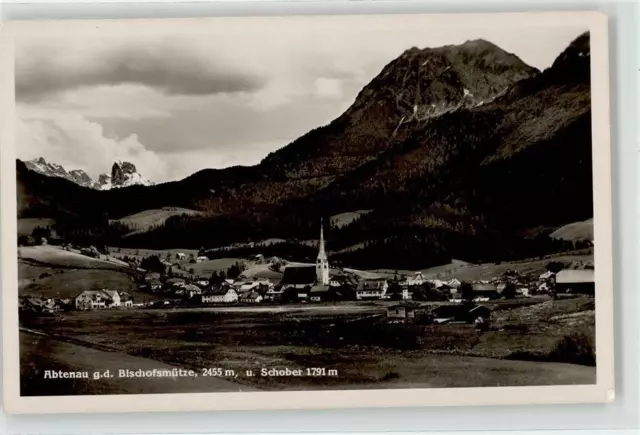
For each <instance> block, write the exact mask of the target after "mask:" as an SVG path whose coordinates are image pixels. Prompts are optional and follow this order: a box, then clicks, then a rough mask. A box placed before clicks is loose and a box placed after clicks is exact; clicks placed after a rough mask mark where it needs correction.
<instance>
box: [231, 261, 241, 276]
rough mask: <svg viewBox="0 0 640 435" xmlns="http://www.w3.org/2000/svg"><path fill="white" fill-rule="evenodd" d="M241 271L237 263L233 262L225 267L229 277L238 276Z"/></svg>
mask: <svg viewBox="0 0 640 435" xmlns="http://www.w3.org/2000/svg"><path fill="white" fill-rule="evenodd" d="M241 273H242V271H241V270H240V267H239V266H238V263H236V264H233V265H232V266H231V267H229V269H227V277H229V278H230V279H236V278H238V277H239V276H240V274H241Z"/></svg>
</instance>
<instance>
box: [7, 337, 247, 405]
mask: <svg viewBox="0 0 640 435" xmlns="http://www.w3.org/2000/svg"><path fill="white" fill-rule="evenodd" d="M20 361H21V390H22V394H23V395H90V394H159V393H205V392H238V391H257V390H256V389H255V388H251V387H248V386H244V385H240V384H238V383H235V382H233V381H230V380H226V379H223V378H219V377H208V376H198V377H195V378H189V377H179V378H178V377H176V378H169V377H151V378H118V377H117V373H118V371H119V370H125V369H129V370H132V371H136V370H140V369H142V370H153V369H159V370H170V369H173V368H176V367H174V366H170V365H168V364H165V363H162V362H158V361H154V360H150V359H146V358H140V357H136V356H131V355H127V354H124V353H120V352H108V351H104V350H99V349H95V348H91V347H86V346H81V345H78V344H72V343H67V342H63V341H59V340H56V339H53V338H51V337H48V336H45V335H35V334H31V333H27V332H20ZM46 370H53V371H65V372H88V373H89V379H45V378H44V376H45V371H46ZM106 370H109V371H110V372H111V373H112V374H114V375H115V377H113V378H109V379H100V380H94V379H92V376H93V373H94V372H99V373H103V372H105V371H106Z"/></svg>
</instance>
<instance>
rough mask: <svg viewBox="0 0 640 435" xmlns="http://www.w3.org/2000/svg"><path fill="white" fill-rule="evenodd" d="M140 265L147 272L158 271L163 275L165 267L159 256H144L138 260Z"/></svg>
mask: <svg viewBox="0 0 640 435" xmlns="http://www.w3.org/2000/svg"><path fill="white" fill-rule="evenodd" d="M140 267H141V268H142V269H144V270H146V271H147V272H158V273H159V274H160V275H164V274H165V273H166V268H165V267H164V264H162V261H160V257H158V256H157V255H152V256H150V257H146V258H144V259H143V260H142V261H141V262H140Z"/></svg>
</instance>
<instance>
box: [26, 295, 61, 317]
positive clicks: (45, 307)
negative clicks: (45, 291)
mask: <svg viewBox="0 0 640 435" xmlns="http://www.w3.org/2000/svg"><path fill="white" fill-rule="evenodd" d="M20 309H21V310H23V311H33V312H36V313H52V312H54V311H55V310H56V304H55V302H54V301H53V299H44V298H34V297H30V298H25V299H21V302H20Z"/></svg>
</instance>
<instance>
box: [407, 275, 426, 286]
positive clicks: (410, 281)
mask: <svg viewBox="0 0 640 435" xmlns="http://www.w3.org/2000/svg"><path fill="white" fill-rule="evenodd" d="M424 282H425V279H424V276H422V272H416V273H414V274H413V275H411V276H408V277H407V279H406V284H407V285H408V286H413V285H422V284H424Z"/></svg>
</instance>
